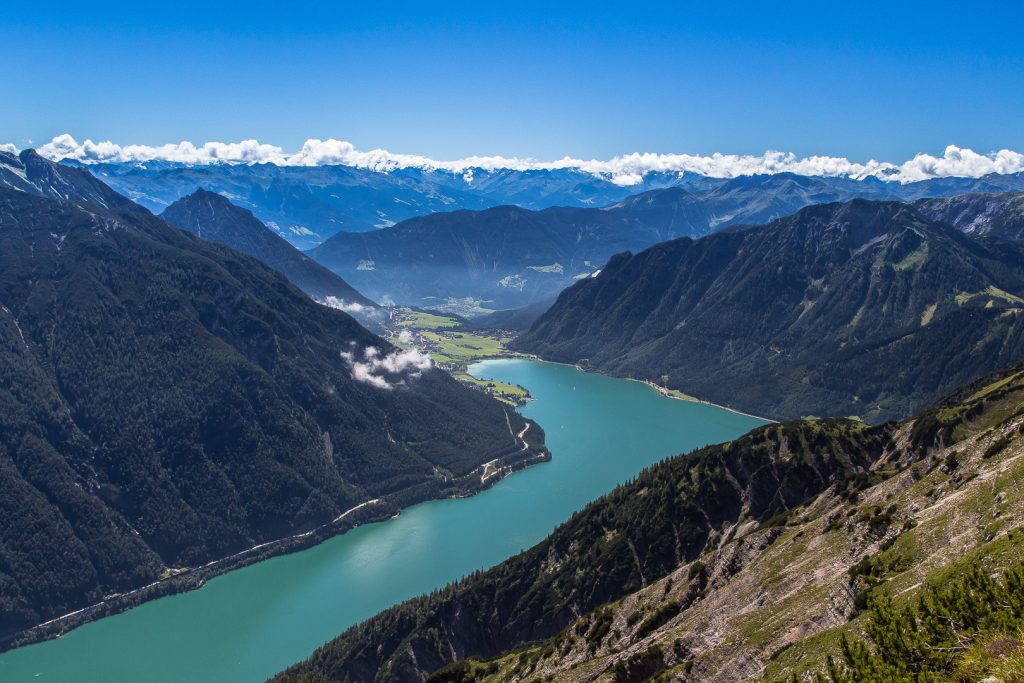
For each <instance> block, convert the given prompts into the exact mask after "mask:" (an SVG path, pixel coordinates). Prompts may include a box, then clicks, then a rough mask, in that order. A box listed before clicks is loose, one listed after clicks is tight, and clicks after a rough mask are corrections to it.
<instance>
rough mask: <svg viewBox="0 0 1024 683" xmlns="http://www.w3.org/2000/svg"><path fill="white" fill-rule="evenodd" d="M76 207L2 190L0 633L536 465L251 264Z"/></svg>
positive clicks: (471, 411) (508, 434)
mask: <svg viewBox="0 0 1024 683" xmlns="http://www.w3.org/2000/svg"><path fill="white" fill-rule="evenodd" d="M62 171H63V172H65V173H71V174H72V176H73V177H78V174H80V173H82V172H81V171H78V170H75V169H62ZM102 187H104V189H106V191H108V192H111V193H112V191H110V190H109V189H108V188H105V186H102ZM76 199H78V201H77V202H71V201H58V200H53V199H46V198H41V197H37V196H34V195H31V194H28V193H26V192H23V191H15V190H8V189H0V377H2V378H3V379H2V381H0V482H2V483H0V490H2V491H3V495H2V496H0V587H2V590H0V635H7V634H10V633H12V632H15V631H18V630H20V629H23V628H25V627H28V626H32V625H34V624H37V623H39V622H41V621H44V620H47V619H49V618H52V617H55V616H57V615H60V614H64V613H66V612H70V611H72V610H75V609H78V608H81V607H84V606H86V605H89V604H91V603H94V602H97V601H98V600H100V599H101V598H103V597H104V596H107V595H109V594H111V593H116V592H122V591H125V590H129V589H133V588H137V587H139V586H141V585H143V584H145V583H148V582H151V581H154V580H156V579H158V578H160V577H161V576H165V575H167V574H169V573H173V572H174V571H177V570H179V569H182V568H192V567H196V566H198V565H203V564H205V563H207V562H209V561H211V560H214V559H218V558H221V557H224V556H225V555H229V554H231V553H236V552H238V551H241V550H244V549H247V548H250V547H252V546H255V545H257V544H260V543H265V542H268V541H271V540H274V539H278V538H280V537H282V536H284V535H289V534H295V533H301V532H305V531H307V530H311V529H314V528H316V527H318V526H320V525H323V524H326V523H330V522H331V521H332V520H334V519H336V518H337V517H338V516H339V515H340V514H341V513H342V512H344V511H346V510H348V509H350V508H352V507H354V506H356V505H358V504H361V503H363V502H365V501H367V500H370V499H380V502H379V503H377V506H378V509H376V510H374V511H371V512H373V515H372V516H379V515H387V514H393V513H394V511H395V510H396V509H397V507H398V506H401V505H404V504H407V503H409V502H412V501H416V500H422V499H424V498H427V497H434V496H443V495H450V494H452V493H460V494H461V493H466V492H470V491H473V490H476V489H477V488H479V486H480V477H479V471H476V473H475V475H474V470H477V468H478V467H479V466H480V465H481V464H482V463H485V462H488V461H491V460H494V459H496V458H499V459H501V460H503V461H504V462H506V463H509V464H512V463H521V462H522V461H523V460H525V459H528V458H532V457H535V456H536V455H537V454H538V453H539V452H541V451H542V449H543V446H542V444H543V432H542V431H541V430H540V429H534V430H531V432H530V441H531V443H530V445H529V446H527V445H526V444H525V443H524V442H523V441H522V440H521V439H519V438H517V437H516V436H515V434H516V433H518V432H519V431H521V430H522V428H523V426H524V424H525V422H524V420H523V418H521V417H520V416H519V415H517V414H516V413H514V412H512V411H508V410H506V409H505V408H503V407H502V405H501V404H499V403H498V402H496V401H494V400H492V399H490V398H488V397H486V396H484V395H483V394H481V393H479V392H475V391H471V390H469V389H466V388H464V387H462V386H461V385H459V384H458V383H457V382H455V381H454V380H453V379H451V378H450V377H449V376H448V375H446V374H445V373H443V372H441V371H439V370H436V369H434V368H432V367H431V365H430V363H429V361H428V360H427V359H426V358H425V357H423V356H421V355H419V354H418V353H417V352H415V351H408V352H401V351H399V350H398V349H396V348H394V347H392V346H391V345H390V344H388V343H387V342H385V341H384V340H382V339H380V338H379V337H376V336H375V335H373V334H371V333H369V332H368V331H366V330H365V329H364V328H363V327H361V326H360V325H359V324H358V323H357V322H356V321H355V320H353V319H352V318H351V317H350V316H348V315H347V314H345V313H343V312H340V311H337V310H332V309H330V308H328V307H325V306H321V305H320V304H317V303H316V302H314V301H313V300H312V299H310V298H309V297H308V296H307V295H306V294H304V293H303V292H301V291H300V290H298V289H297V288H296V287H294V286H293V285H292V284H290V283H289V282H288V281H287V280H286V279H285V278H284V277H283V276H282V275H280V274H279V273H277V272H276V271H274V270H271V269H270V268H268V267H266V266H265V265H263V264H262V263H260V262H259V261H257V260H256V259H253V258H251V257H248V256H244V255H242V254H239V253H238V252H236V251H234V250H232V249H230V248H228V247H224V246H221V245H218V244H214V243H211V242H206V241H203V240H200V239H198V238H195V237H192V236H190V235H188V234H187V233H184V232H182V231H180V230H177V229H176V228H173V227H171V226H170V225H168V224H167V223H165V222H163V221H161V220H159V219H157V218H155V217H152V216H151V215H150V214H149V213H148V212H146V211H145V210H130V211H129V210H125V211H120V210H108V209H105V208H102V207H101V206H99V205H97V204H92V203H89V200H90V199H91V197H90V196H85V197H79V198H76ZM107 205H108V206H111V204H110V203H109V202H108V203H107ZM129 208H130V207H129Z"/></svg>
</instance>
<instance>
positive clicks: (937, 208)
mask: <svg viewBox="0 0 1024 683" xmlns="http://www.w3.org/2000/svg"><path fill="white" fill-rule="evenodd" d="M914 206H915V207H917V209H918V210H919V211H920V212H921V213H923V214H924V215H926V216H928V217H929V218H931V219H933V220H936V221H940V222H943V223H948V224H950V225H952V226H953V227H955V228H956V229H957V230H961V231H963V232H965V233H967V234H970V235H990V236H992V237H1002V238H1005V239H1021V238H1024V192H998V193H971V194H964V195H958V196H956V197H946V198H942V199H921V200H919V201H917V202H915V203H914Z"/></svg>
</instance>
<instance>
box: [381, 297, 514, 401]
mask: <svg viewBox="0 0 1024 683" xmlns="http://www.w3.org/2000/svg"><path fill="white" fill-rule="evenodd" d="M461 325H462V322H461V321H460V320H459V319H458V318H457V317H455V316H448V315H444V314H443V313H436V312H427V311H419V310H414V309H411V308H398V309H395V310H393V311H392V312H391V321H390V324H389V326H388V327H389V330H390V332H391V336H390V341H391V342H392V343H395V344H397V345H398V346H401V347H404V348H417V349H419V350H421V351H423V352H424V353H427V354H429V355H430V358H431V360H433V361H434V362H435V363H436V364H437V366H438V367H440V368H441V369H442V370H446V371H447V372H449V373H451V375H452V376H453V377H454V378H455V379H457V380H459V381H460V382H464V383H466V384H468V385H470V386H472V387H474V388H477V389H479V390H481V391H485V392H486V393H488V394H490V395H491V396H493V397H494V398H496V399H498V400H499V401H501V402H503V403H507V404H509V405H511V406H518V405H522V404H523V403H525V402H526V401H528V400H529V399H530V394H529V392H527V391H526V389H524V388H523V387H520V386H516V385H513V384H507V383H505V382H498V381H491V380H480V379H477V378H475V377H473V376H471V375H470V374H468V373H467V372H466V370H467V368H468V367H469V366H470V365H471V364H472V363H475V362H476V361H479V360H484V359H486V358H502V357H508V356H513V355H515V354H514V353H512V352H510V351H508V350H507V349H506V348H505V345H506V344H507V343H508V342H509V341H510V340H511V337H509V336H496V335H491V334H487V333H482V332H476V331H466V330H461V329H459V328H460V327H461Z"/></svg>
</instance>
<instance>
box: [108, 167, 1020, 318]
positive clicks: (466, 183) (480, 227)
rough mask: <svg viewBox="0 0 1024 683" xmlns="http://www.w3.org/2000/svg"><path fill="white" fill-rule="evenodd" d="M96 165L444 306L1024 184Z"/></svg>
mask: <svg viewBox="0 0 1024 683" xmlns="http://www.w3.org/2000/svg"><path fill="white" fill-rule="evenodd" d="M89 168H91V169H92V170H93V171H94V172H96V173H97V174H98V175H99V177H101V178H102V179H103V180H104V181H105V182H107V183H109V184H110V185H111V186H112V187H114V188H115V189H117V190H119V191H120V192H122V193H123V194H125V195H126V196H128V197H131V198H132V199H135V200H136V201H138V202H139V203H141V204H142V205H144V206H146V207H148V208H150V209H152V210H154V211H158V212H160V211H163V210H164V209H165V208H166V207H168V206H169V205H171V204H173V203H174V202H176V201H178V200H179V199H181V198H183V197H185V196H187V195H189V194H191V193H192V192H193V191H194V190H195V188H196V187H203V188H205V189H207V190H209V191H211V192H216V193H220V194H223V195H224V196H226V197H229V198H230V199H231V201H232V202H234V203H235V204H237V205H238V206H241V207H242V208H245V209H248V210H250V211H252V213H253V214H254V215H255V216H256V217H257V218H258V219H259V220H261V221H263V222H265V223H266V224H267V226H268V227H269V228H270V229H272V230H273V231H275V232H277V233H278V234H279V235H280V236H281V237H283V238H284V239H287V240H288V241H290V242H291V243H292V244H293V245H295V246H297V247H299V248H302V249H313V248H314V247H316V248H315V249H313V251H311V256H313V258H315V259H317V260H318V261H319V262H320V263H322V264H323V265H325V266H327V267H328V268H330V269H331V270H333V271H334V272H335V273H337V274H339V275H340V276H341V277H343V278H344V279H345V280H346V281H348V282H349V283H350V284H352V285H353V286H355V287H356V289H358V290H359V291H361V292H363V293H364V294H366V295H368V296H369V297H370V298H372V299H374V300H376V301H389V300H393V301H396V302H398V303H401V304H407V305H412V306H419V307H427V308H439V307H444V306H445V305H446V304H448V302H449V299H454V300H465V299H472V300H474V301H476V302H477V303H478V305H477V306H475V307H473V308H474V310H475V309H476V308H480V309H484V310H496V309H508V308H518V307H521V306H524V305H527V304H530V303H535V302H538V301H543V300H547V299H550V298H553V297H554V296H555V295H556V294H557V293H558V292H559V291H560V290H561V289H563V288H565V287H567V286H569V285H571V284H572V283H573V282H574V281H576V280H577V279H580V278H583V277H586V276H587V275H589V274H590V273H592V272H594V271H595V270H596V269H598V268H600V267H601V265H602V264H603V263H604V262H605V261H607V260H608V258H610V257H611V256H612V255H613V254H616V253H619V252H621V251H625V250H630V251H637V250H641V249H645V248H647V247H649V246H651V245H653V244H656V243H658V242H662V241H665V240H669V239H673V238H677V237H700V236H702V235H706V234H709V233H711V232H715V231H718V230H721V229H723V228H726V227H729V226H734V225H741V224H755V223H764V222H767V221H770V220H772V219H775V218H780V217H782V216H787V215H789V214H791V213H793V212H794V211H796V210H798V209H800V208H803V207H805V206H809V205H812V204H821V203H825V202H837V201H847V200H850V199H853V198H857V197H859V198H866V199H877V200H903V201H913V200H917V199H921V198H924V197H947V196H950V195H955V194H963V193H967V192H984V193H991V192H1006V191H1020V190H1024V174H1014V175H993V176H987V177H984V178H937V179H933V180H927V181H922V182H915V183H908V184H900V183H896V182H884V181H881V180H879V179H877V178H868V179H865V180H861V181H858V180H851V179H849V178H845V177H808V176H799V175H794V174H791V173H780V174H776V175H759V176H743V177H738V178H732V179H723V178H709V177H705V176H701V175H697V174H693V173H683V174H680V173H650V174H647V175H646V176H644V178H643V180H642V182H641V183H640V184H638V185H635V186H628V187H622V186H619V185H616V184H614V183H612V182H611V181H609V180H607V179H602V178H598V177H595V176H593V175H591V174H588V173H585V172H582V171H579V170H576V169H562V170H535V171H514V170H507V169H506V170H498V171H488V170H485V169H474V170H473V172H472V173H453V172H450V171H444V170H424V169H414V168H406V169H395V170H393V171H390V172H387V173H382V172H378V171H374V170H369V169H363V168H354V167H350V166H340V165H339V166H320V167H313V168H310V167H279V166H274V165H272V164H257V165H213V166H187V165H181V164H173V163H167V162H154V163H147V164H96V165H91V166H90V167H89ZM602 207H604V208H602ZM461 210H468V213H467V212H463V211H461ZM410 219H412V220H410ZM349 233H362V234H360V235H353V234H349ZM332 236H335V237H334V238H333V239H332ZM451 310H453V311H454V312H464V311H465V310H467V309H465V308H452V309H451Z"/></svg>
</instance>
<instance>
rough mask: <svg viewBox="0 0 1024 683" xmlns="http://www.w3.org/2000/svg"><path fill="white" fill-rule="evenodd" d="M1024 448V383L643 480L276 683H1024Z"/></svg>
mask: <svg viewBox="0 0 1024 683" xmlns="http://www.w3.org/2000/svg"><path fill="white" fill-rule="evenodd" d="M1022 433H1024V366H1022V365H1021V364H1017V365H1015V366H1011V367H1008V368H1006V369H1004V370H1001V371H999V372H997V373H996V374H994V375H992V376H988V377H986V378H984V379H982V380H978V381H975V382H972V383H970V384H968V385H966V386H964V387H961V388H960V389H959V390H957V391H956V392H954V393H953V394H951V395H949V396H948V397H947V398H945V399H943V400H942V401H940V402H938V403H937V404H935V405H934V406H933V407H931V408H929V409H928V410H926V411H924V412H923V413H921V414H919V415H917V416H916V417H914V418H912V419H910V420H907V421H905V422H901V423H893V422H890V423H885V424H882V425H878V426H874V427H872V426H868V425H866V424H864V423H863V422H857V421H852V420H835V419H832V420H802V421H796V422H790V423H784V424H774V425H768V426H765V427H761V428H758V429H755V430H754V431H752V432H750V433H749V434H747V435H745V436H743V437H741V438H739V439H736V440H735V441H732V442H729V443H726V444H722V445H718V446H709V447H706V448H702V449H699V450H696V451H694V452H692V453H690V454H688V455H685V456H679V457H676V458H673V459H670V460H667V461H665V462H663V463H661V464H658V465H655V466H653V467H651V468H649V469H648V470H646V471H645V472H643V473H641V474H640V475H639V476H638V477H637V479H636V480H635V481H633V482H631V483H629V484H626V485H624V486H621V487H619V488H618V489H616V490H614V491H613V492H611V493H610V494H608V495H607V496H605V497H603V498H601V499H599V500H597V501H595V502H593V503H591V504H590V505H588V506H587V507H586V508H584V509H583V510H582V511H581V512H579V513H577V514H576V515H574V516H573V517H572V518H571V519H570V520H569V521H567V522H566V523H564V524H563V525H561V526H560V527H558V528H557V529H556V530H555V531H554V533H552V534H551V536H549V537H548V538H547V539H546V540H544V541H542V542H541V543H539V544H538V545H537V546H535V547H533V548H531V549H529V550H527V551H525V552H523V553H522V554H520V555H518V556H516V557H513V558H511V559H509V560H506V561H505V562H502V563H501V564H499V565H497V566H496V567H494V568H493V569H490V570H488V571H485V572H479V573H476V574H474V575H472V576H470V577H467V578H465V579H463V580H462V581H459V582H458V583H456V584H453V585H451V586H449V587H447V588H445V589H444V590H441V591H438V592H436V593H433V594H431V595H428V596H423V597H419V598H416V599H413V600H409V601H407V602H405V603H402V604H400V605H397V606H395V607H393V608H391V609H389V610H386V611H384V612H382V613H381V614H379V615H377V616H376V617H373V618H371V619H369V620H367V621H365V622H364V623H362V624H359V625H357V626H354V627H352V628H350V629H349V630H347V631H346V632H345V633H343V634H342V635H341V636H340V637H338V638H337V639H335V640H334V641H332V642H330V643H327V644H326V645H324V646H323V647H321V648H320V649H318V650H317V651H316V652H315V653H313V655H312V656H311V657H310V658H309V659H308V660H306V661H305V662H302V663H300V664H298V665H296V666H294V667H292V668H291V669H289V670H288V671H286V672H284V673H283V674H281V675H280V676H279V677H278V678H277V679H275V680H276V681H281V682H282V683H283V682H284V681H289V682H290V681H296V682H298V681H376V682H377V683H392V682H398V681H423V680H429V681H432V682H434V683H467V682H469V681H488V682H493V683H504V682H507V681H545V680H566V681H614V682H634V681H635V682H637V683H639V682H640V681H648V680H655V681H661V680H665V681H667V680H681V681H712V680H714V681H736V680H769V681H779V682H780V683H781V682H788V681H790V680H799V681H814V680H818V681H820V683H824V681H826V680H828V681H834V682H835V683H846V682H847V681H849V682H850V683H853V682H854V681H907V682H910V681H939V680H974V681H976V680H982V679H986V676H989V675H998V674H1000V673H1001V672H1007V671H1012V670H1013V667H1017V668H1016V672H1017V674H1018V675H1019V673H1020V670H1021V669H1020V668H1019V667H1020V662H1021V657H1022V656H1024V649H1022V648H1024V643H1022V642H1021V641H1020V629H1021V628H1022V627H1024V490H1022V489H1021V487H1020V482H1021V480H1022V479H1024V436H1022V435H1021V434H1022ZM1011 657H1015V659H1011ZM830 658H831V662H830ZM819 674H820V675H822V676H823V678H818V679H816V678H815V676H816V675H819ZM794 676H795V677H796V678H792V677H794ZM989 680H991V679H989ZM999 680H1016V679H1013V678H1005V679H1004V678H1002V677H1000V678H999Z"/></svg>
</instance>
